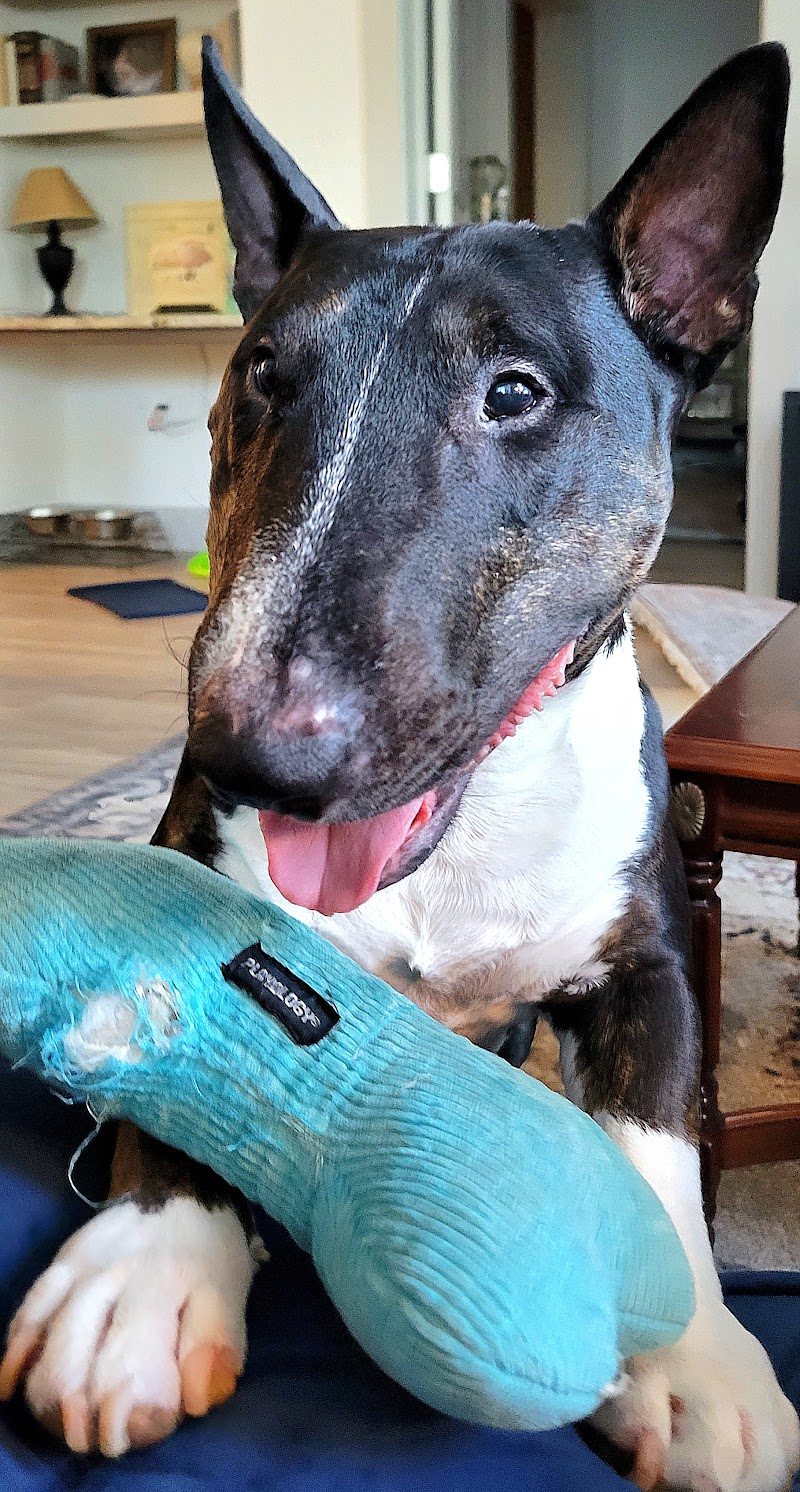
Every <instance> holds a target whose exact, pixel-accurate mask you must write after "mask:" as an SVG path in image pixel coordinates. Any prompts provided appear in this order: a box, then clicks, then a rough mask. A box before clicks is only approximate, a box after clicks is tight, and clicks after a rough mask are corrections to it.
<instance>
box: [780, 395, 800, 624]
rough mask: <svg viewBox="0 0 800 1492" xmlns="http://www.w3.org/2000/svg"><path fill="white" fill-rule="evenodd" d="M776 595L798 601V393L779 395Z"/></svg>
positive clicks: (799, 424) (799, 522)
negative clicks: (779, 508)
mask: <svg viewBox="0 0 800 1492" xmlns="http://www.w3.org/2000/svg"><path fill="white" fill-rule="evenodd" d="M778 595H779V596H780V597H781V599H782V600H784V601H800V393H798V392H797V391H796V390H790V391H788V392H787V393H785V394H784V396H783V436H782V440H781V516H780V526H779V528H778Z"/></svg>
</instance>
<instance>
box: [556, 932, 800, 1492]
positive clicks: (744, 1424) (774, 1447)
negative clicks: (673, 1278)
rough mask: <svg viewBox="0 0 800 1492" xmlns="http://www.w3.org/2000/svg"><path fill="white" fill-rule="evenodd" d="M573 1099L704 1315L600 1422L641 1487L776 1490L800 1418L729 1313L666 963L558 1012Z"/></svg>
mask: <svg viewBox="0 0 800 1492" xmlns="http://www.w3.org/2000/svg"><path fill="white" fill-rule="evenodd" d="M549 1014H550V1017H551V1019H552V1021H553V1024H554V1026H555V1028H556V1030H557V1032H558V1034H559V1035H560V1037H561V1039H562V1047H563V1054H564V1060H563V1068H564V1072H565V1077H566V1081H567V1086H568V1088H569V1089H570V1090H571V1092H570V1096H573V1097H575V1098H576V1099H577V1100H578V1101H579V1102H580V1103H581V1106H582V1107H584V1108H586V1109H587V1110H588V1111H589V1112H590V1113H591V1114H593V1115H594V1117H595V1118H596V1119H597V1120H598V1121H599V1122H600V1123H601V1124H602V1125H603V1128H604V1129H605V1130H606V1131H607V1133H608V1134H609V1135H610V1136H611V1137H612V1138H613V1139H614V1140H615V1141H616V1143H617V1144H618V1145H619V1146H620V1148H621V1149H622V1150H623V1151H624V1152H625V1154H626V1155H628V1156H629V1157H630V1159H631V1160H632V1161H633V1163H634V1165H635V1166H636V1167H637V1169H638V1170H639V1171H640V1172H641V1174H642V1175H643V1176H644V1177H645V1178H646V1180H647V1181H649V1183H650V1185H651V1186H652V1187H653V1189H654V1191H655V1192H656V1193H657V1194H658V1196H659V1197H660V1198H661V1201H662V1202H663V1204H664V1206H665V1207H666V1209H667V1211H668V1213H669V1214H670V1216H671V1218H672V1220H673V1222H674V1224H675V1227H676V1229H677V1231H678V1233H679V1235H680V1237H681V1240H682V1242H683V1245H684V1248H685V1249H686V1253H687V1255H688V1257H689V1261H690V1263H691V1266H692V1271H693V1273H694V1280H695V1290H696V1297H697V1310H696V1314H695V1317H694V1320H693V1321H692V1323H691V1325H690V1326H689V1328H688V1330H687V1331H686V1332H685V1333H684V1335H683V1337H682V1338H681V1340H680V1341H679V1342H678V1343H676V1345H675V1346H673V1347H668V1348H665V1349H662V1350H660V1351H658V1352H653V1353H650V1354H648V1355H646V1356H643V1357H639V1358H635V1359H633V1360H632V1361H631V1362H629V1363H628V1364H627V1376H626V1379H625V1383H624V1387H623V1389H622V1391H621V1392H620V1394H619V1395H618V1396H617V1397H616V1398H613V1399H610V1400H609V1401H608V1402H607V1403H606V1404H604V1405H603V1407H602V1408H601V1409H600V1410H599V1411H598V1413H597V1414H596V1415H595V1417H594V1421H593V1423H594V1425H595V1426H596V1428H598V1429H599V1430H601V1431H602V1432H603V1433H604V1434H605V1435H607V1436H608V1438H609V1439H610V1440H612V1441H614V1442H615V1443H616V1444H617V1445H619V1446H622V1447H623V1448H624V1449H626V1450H629V1451H631V1452H632V1453H633V1455H634V1461H635V1465H634V1480H635V1481H636V1483H637V1484H638V1486H639V1487H641V1488H643V1489H645V1492H649V1489H651V1488H654V1487H655V1486H656V1485H657V1484H661V1483H662V1482H663V1483H666V1485H667V1486H669V1487H672V1488H680V1489H682V1492H684V1489H689V1492H780V1489H781V1488H783V1487H784V1486H785V1485H786V1483H787V1481H788V1480H789V1478H790V1476H791V1474H792V1473H793V1472H794V1471H795V1470H796V1469H797V1468H798V1466H799V1465H800V1433H799V1432H798V1422H797V1416H796V1414H795V1412H794V1410H793V1408H792V1407H791V1405H790V1404H789V1402H788V1400H787V1399H786V1398H785V1397H784V1396H783V1394H782V1393H781V1390H780V1388H779V1386H778V1383H777V1381H776V1379H775V1375H774V1373H773V1370H772V1367H771V1364H770V1363H769V1360H768V1358H767V1356H766V1353H765V1352H764V1350H763V1348H762V1347H761V1346H760V1344H759V1343H758V1342H757V1341H756V1340H755V1338H754V1337H752V1336H751V1335H750V1334H749V1332H747V1331H745V1329H744V1327H743V1326H741V1325H740V1324H739V1323H738V1321H737V1320H736V1319H735V1317H734V1316H733V1315H732V1314H731V1313H730V1311H728V1310H727V1308H726V1306H725V1305H724V1302H723V1299H722V1292H721V1289H720V1284H719V1280H718V1277H717V1273H716V1269H715V1267H714V1260H713V1257H712V1253H711V1246H710V1243H709V1240H708V1234H707V1231H706V1227H705V1223H704V1219H703V1207H702V1198H701V1191H700V1164H699V1154H698V1149H697V1144H696V1137H695V1133H694V1131H695V1129H696V1110H697V1101H696V1094H697V1078H696V1073H697V1015H696V1009H695V1004H694V998H693V996H692V994H691V992H690V990H689V988H688V985H687V983H686V980H685V977H684V975H683V972H682V969H681V966H680V963H679V961H678V960H677V959H675V960H673V959H671V958H670V956H669V955H668V954H665V955H664V957H663V958H661V957H659V956H657V955H656V956H654V957H652V958H648V959H647V960H646V961H645V960H644V959H643V960H642V963H641V967H639V968H638V969H635V970H633V971H628V972H625V973H620V974H616V975H612V977H611V978H610V980H609V981H608V982H607V984H605V985H604V986H603V988H602V989H601V990H599V991H598V992H597V993H596V994H594V995H593V996H592V997H591V998H590V999H588V1000H585V1001H582V1002H581V1003H580V1004H577V1005H576V1004H567V1003H561V1004H557V1003H556V1004H552V1005H551V1006H550V1007H549Z"/></svg>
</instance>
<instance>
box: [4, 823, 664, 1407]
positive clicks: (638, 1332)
mask: <svg viewBox="0 0 800 1492" xmlns="http://www.w3.org/2000/svg"><path fill="white" fill-rule="evenodd" d="M0 905H2V917H0V1046H1V1047H2V1049H3V1050H4V1052H5V1054H6V1055H7V1056H8V1057H9V1058H10V1059H11V1060H12V1061H14V1062H17V1063H24V1064H25V1065H27V1066H29V1067H31V1068H33V1069H34V1071H36V1072H37V1073H38V1074H39V1075H40V1077H42V1078H43V1079H44V1080H45V1082H47V1083H49V1084H50V1085H52V1086H56V1087H57V1088H58V1089H60V1090H61V1091H62V1092H64V1091H66V1092H67V1093H68V1094H70V1095H71V1096H73V1097H74V1098H76V1099H89V1100H90V1101H91V1104H92V1108H93V1109H94V1111H95V1112H97V1113H100V1114H104V1115H116V1116H125V1117H127V1118H129V1119H133V1120H135V1121H136V1123H137V1124H139V1125H141V1126H142V1127H143V1128H144V1129H147V1130H149V1131H150V1132H151V1133H153V1134H156V1135H158V1136H160V1137H161V1138H163V1139H165V1140H168V1141H169V1142H170V1143H171V1144H173V1145H176V1146H178V1147H180V1148H181V1149H183V1150H185V1151H187V1152H188V1153H189V1154H191V1155H193V1156H195V1157H196V1158H197V1159H199V1160H203V1161H205V1162H207V1163H208V1164H209V1165H211V1166H213V1167H214V1169H215V1170H216V1171H218V1172H219V1173H220V1175H222V1176H224V1177H226V1178H227V1179H228V1180H229V1181H231V1182H233V1183H234V1184H235V1185H236V1186H237V1187H239V1188H240V1189H241V1190H242V1191H243V1192H244V1193H245V1194H246V1195H247V1196H248V1197H250V1198H251V1199H253V1200H255V1201H258V1202H260V1203H262V1204H263V1206H264V1207H265V1208H266V1210H267V1211H268V1212H269V1213H270V1214H271V1215H272V1216H273V1217H275V1218H277V1219H278V1220H279V1221H280V1222H281V1223H283V1224H284V1225H285V1226H286V1227H287V1228H288V1230H289V1232H290V1233H291V1234H292V1235H293V1237H294V1238H295V1239H296V1240H297V1242H298V1243H299V1244H300V1245H301V1246H302V1247H303V1248H305V1249H308V1250H310V1252H311V1254H312V1255H313V1258H314V1262H315V1265H316V1267H317V1270H318V1271H319V1274H320V1276H321V1277H322V1280H323V1282H324V1284H325V1286H326V1288H327V1290H328V1292H329V1294H330V1296H331V1299H332V1300H333V1302H334V1304H335V1305H336V1306H337V1308H338V1309H339V1311H340V1312H341V1315H342V1316H343V1318H344V1320H345V1322H346V1323H347V1325H348V1326H349V1328H350V1330H351V1332H352V1333H353V1335H354V1336H355V1337H356V1338H357V1339H358V1341H359V1342H360V1343H361V1345H362V1346H363V1347H364V1348H365V1349H366V1351H367V1352H368V1353H369V1354H370V1356H371V1357H373V1358H374V1359H375V1361H376V1362H377V1363H379V1364H380V1366H381V1367H382V1368H383V1369H385V1371H386V1372H388V1373H390V1374H391V1375H392V1376H393V1377H394V1378H396V1379H397V1380H398V1381H399V1382H400V1383H402V1384H403V1385H404V1386H405V1387H406V1388H408V1389H410V1390H411V1391H412V1392H414V1393H416V1394H417V1395H418V1396H419V1397H420V1398H422V1399H425V1400H426V1401H427V1402H428V1403H429V1404H431V1405H433V1406H434V1407H435V1408H437V1409H441V1410H444V1411H445V1412H446V1413H448V1414H453V1415H457V1416H459V1417H462V1418H464V1419H469V1420H475V1421H478V1422H481V1423H484V1424H491V1425H497V1426H502V1427H507V1428H525V1429H532V1430H533V1429H545V1428H551V1427H553V1426H556V1425H560V1424H565V1423H567V1422H570V1421H573V1420H577V1419H579V1418H581V1417H583V1416H584V1415H586V1414H588V1413H590V1411H592V1410H593V1409H594V1408H595V1407H596V1405H597V1404H598V1403H599V1401H600V1400H601V1398H602V1397H603V1395H604V1394H605V1393H606V1392H607V1391H608V1389H609V1386H610V1385H611V1384H612V1382H613V1380H614V1379H615V1377H616V1375H617V1374H618V1371H619V1368H620V1363H621V1360H622V1359H623V1358H625V1357H627V1356H628V1355H630V1354H633V1353H638V1352H644V1351H647V1350H650V1349H652V1348H655V1347H658V1346H660V1345H662V1344H664V1343H668V1342H672V1341H674V1340H675V1339H676V1338H677V1337H678V1336H679V1335H680V1334H681V1332H682V1331H683V1329H684V1328H685V1326H686V1325H687V1323H688V1321H689V1319H690V1317H691V1314H692V1311H693V1291H692V1282H691V1276H690V1273H689V1267H688V1264H687V1262H686V1259H685V1256H684V1253H683V1250H682V1248H681V1245H680V1243H679V1241H678V1238H677V1235H676V1234H675V1232H674V1230H673V1228H672V1225H671V1223H670V1222H669V1220H668V1218H667V1216H666V1213H665V1212H664V1210H663V1209H662V1207H661V1204H660V1203H659V1202H658V1200H657V1199H656V1197H655V1194H654V1193H653V1192H652V1191H651V1190H650V1188H649V1187H648V1186H647V1184H646V1183H645V1182H644V1181H643V1180H642V1179H641V1178H640V1177H639V1176H638V1175H637V1173H636V1172H635V1171H634V1169H633V1168H632V1167H631V1166H630V1165H629V1163H628V1162H627V1161H626V1160H625V1159H624V1157H623V1156H622V1155H621V1154H620V1152H619V1151H618V1150H617V1149H616V1147H615V1146H614V1145H613V1144H612V1142H611V1141H610V1140H608V1139H607V1138H606V1136H605V1135H604V1134H603V1133H602V1131H601V1130H600V1129H599V1127H598V1126H597V1125H595V1124H594V1123H593V1121H592V1120H591V1119H589V1118H587V1117H586V1115H584V1114H582V1113H580V1112H579V1111H578V1110H577V1109H576V1108H574V1107H573V1106H572V1105H571V1104H569V1103H568V1102H567V1101H566V1099H562V1098H559V1097H557V1096H556V1095H554V1094H552V1093H550V1092H549V1090H548V1089H546V1088H544V1087H542V1086H541V1085H539V1084H537V1083H535V1082H533V1081H532V1080H531V1078H529V1077H527V1076H526V1075H525V1074H521V1073H517V1072H515V1071H513V1070H512V1069H511V1068H509V1067H508V1066H507V1065H506V1064H505V1063H503V1062H502V1061H501V1060H500V1059H499V1058H497V1057H494V1056H492V1055H490V1054H489V1053H487V1052H483V1051H479V1050H478V1049H477V1048H475V1047H473V1046H470V1044H469V1043H468V1042H467V1041H466V1040H464V1039H463V1038H462V1037H459V1036H454V1035H453V1034H452V1033H451V1032H449V1031H447V1030H445V1029H444V1028H443V1027H442V1026H440V1025H438V1024H437V1023H436V1022H435V1021H434V1020H433V1019H432V1018H431V1017H430V1016H428V1015H426V1014H424V1013H423V1012H422V1011H420V1010H418V1009H417V1008H416V1007H415V1006H414V1005H413V1004H412V1003H411V1002H410V1001H409V1000H407V999H405V998H404V997H402V996H400V995H397V994H396V993H395V992H394V991H393V990H391V989H390V988H389V987H388V986H386V985H385V984H383V983H382V982H381V981H380V980H379V979H376V978H374V977H372V976H370V975H368V974H365V973H364V972H363V971H362V970H361V969H360V968H359V967H358V966H357V965H355V964H354V963H352V962H351V961H350V960H349V959H347V958H345V957H343V956H342V955H341V954H339V953H338V952H337V951H336V950H335V949H334V948H332V947H331V946H330V945H329V944H328V943H327V942H325V941H324V939H322V938H321V937H319V936H318V935H317V934H316V933H313V932H311V931H309V930H308V929H307V928H305V927H303V926H301V925H300V924H299V923H298V922H296V921H295V920H293V919H292V918H290V917H288V916H287V915H285V914H284V913H283V912H282V911H281V910H279V909H278V908H276V907H274V906H271V905H269V904H267V903H265V902H262V901H259V900H258V899H257V898H255V897H253V896H251V895H249V894H248V893H246V892H244V891H242V890H240V889H239V888H238V887H237V886H235V885H233V884H232V883H231V882H230V881H228V880H226V879H225V878H223V877H222V876H219V875H217V874H216V873H215V872H213V871H210V870H206V869H204V868H203V867H202V866H199V865H196V864H194V863H192V862H191V861H189V860H186V859H184V858H183V857H182V856H179V855H177V854H175V853H173V852H171V851H169V850H161V849H153V848H146V847H143V846H134V845H110V844H88V843H75V842H67V841H55V840H4V841H3V840H0ZM254 945H260V948H259V947H254ZM261 950H266V953H264V952H262V951H261ZM240 955H241V956H240ZM223 967H227V968H228V977H227V978H226V977H225V975H224V974H223V972H222V970H223ZM285 970H291V971H292V974H293V976H294V977H292V976H291V975H290V976H287V975H286V973H285ZM236 981H238V983H237V982H236ZM240 986H241V987H240ZM337 1016H338V1018H337Z"/></svg>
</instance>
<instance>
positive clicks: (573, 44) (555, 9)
mask: <svg viewBox="0 0 800 1492" xmlns="http://www.w3.org/2000/svg"><path fill="white" fill-rule="evenodd" d="M533 52H534V85H533V101H534V113H535V149H534V196H533V200H534V204H535V216H536V221H537V223H541V224H542V225H543V227H545V228H559V227H561V225H562V224H563V223H568V222H569V221H570V220H571V219H574V218H582V217H585V215H586V213H587V212H588V210H589V207H590V205H591V204H590V201H589V139H590V125H589V101H590V89H589V84H590V75H591V28H590V17H589V9H588V4H587V3H586V0H555V3H553V0H550V3H547V4H543V5H541V6H540V7H539V8H538V9H537V12H536V30H535V35H534V45H533Z"/></svg>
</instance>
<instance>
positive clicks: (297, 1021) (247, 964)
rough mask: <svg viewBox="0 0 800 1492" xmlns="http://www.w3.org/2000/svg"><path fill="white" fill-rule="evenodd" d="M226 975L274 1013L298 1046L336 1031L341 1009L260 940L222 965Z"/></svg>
mask: <svg viewBox="0 0 800 1492" xmlns="http://www.w3.org/2000/svg"><path fill="white" fill-rule="evenodd" d="M222 972H223V974H224V975H225V978H226V979H227V980H229V981H230V982H231V983H232V984H238V985H239V987H240V989H243V990H247V993H248V994H249V995H252V996H253V998H254V1000H256V1001H257V1002H258V1004H259V1005H260V1006H261V1008H262V1010H266V1011H268V1012H269V1014H270V1015H274V1016H276V1017H277V1019H278V1020H279V1021H280V1023H281V1025H282V1026H283V1027H284V1028H285V1030H287V1031H288V1032H289V1035H290V1036H291V1038H292V1040H293V1041H296V1042H297V1043H298V1045H299V1046H313V1045H314V1042H315V1041H321V1040H322V1038H323V1036H327V1035H328V1032H329V1031H332V1030H333V1027H334V1026H335V1025H336V1022H337V1021H338V1019H339V1012H338V1010H337V1009H336V1008H335V1006H333V1005H331V1003H330V1001H329V1000H325V999H323V997H322V995H318V994H317V992H316V990H313V989H312V988H311V986H310V984H306V983H305V982H304V980H302V979H298V977H297V975H296V974H292V973H290V971H289V970H288V969H284V967H283V964H279V963H278V961H277V959H274V958H270V956H269V954H268V953H265V952H264V949H263V948H262V947H261V944H260V943H253V945H252V947H250V948H244V949H243V950H242V952H241V953H237V954H236V957H235V958H232V959H231V961H230V963H227V964H223V965H222Z"/></svg>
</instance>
